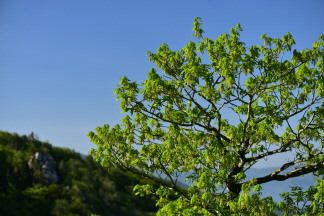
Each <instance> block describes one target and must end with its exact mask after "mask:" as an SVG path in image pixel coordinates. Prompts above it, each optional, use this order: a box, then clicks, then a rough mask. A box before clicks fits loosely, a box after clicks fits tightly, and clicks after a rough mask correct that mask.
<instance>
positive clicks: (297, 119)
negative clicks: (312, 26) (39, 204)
mask: <svg viewBox="0 0 324 216" xmlns="http://www.w3.org/2000/svg"><path fill="white" fill-rule="evenodd" d="M201 25H202V23H201V20H200V18H196V19H195V21H194V23H193V31H194V36H195V37H197V38H198V39H199V40H198V41H197V42H193V41H190V42H189V43H188V44H187V45H186V46H185V47H183V48H182V49H181V50H180V51H173V50H171V49H170V48H169V47H168V45H167V44H162V46H160V47H159V48H158V49H157V52H156V53H152V52H148V56H149V60H150V61H151V62H154V63H155V65H156V67H157V68H159V69H161V72H159V71H158V70H156V69H151V70H150V72H149V73H148V77H147V79H146V80H145V81H144V82H143V83H141V84H139V83H137V82H133V81H131V80H129V79H128V78H127V77H123V78H121V80H120V85H119V86H118V88H116V89H115V91H114V92H115V94H116V95H117V99H119V100H120V107H121V108H122V111H123V112H126V113H129V114H130V115H131V116H132V117H131V116H129V115H127V116H126V117H125V118H124V119H123V120H122V123H121V124H117V125H115V126H114V127H110V126H109V125H103V126H102V127H98V128H96V129H95V132H90V133H89V134H88V136H89V137H90V140H91V141H92V142H93V143H94V144H96V145H97V146H98V148H97V149H95V150H94V149H93V150H92V152H91V153H92V154H93V155H94V157H95V159H96V160H97V161H100V162H101V164H102V165H103V166H108V167H109V166H112V165H113V166H117V167H120V168H122V169H125V170H128V171H130V172H133V173H135V174H138V175H140V176H143V177H145V178H149V179H151V180H153V181H155V182H156V183H158V184H160V188H159V189H157V190H156V189H155V188H153V187H152V186H151V185H149V184H148V185H137V186H135V188H134V189H135V190H136V192H137V194H140V195H145V194H156V195H158V196H159V201H158V202H157V205H158V206H159V207H160V210H159V211H158V214H157V215H275V213H274V212H275V210H280V211H281V212H284V213H285V214H286V215H290V214H296V215H301V214H303V213H305V214H306V213H307V215H315V214H317V215H318V214H324V185H323V184H324V183H323V181H322V178H319V179H318V182H317V184H316V186H315V187H311V188H310V189H309V190H308V191H305V192H302V191H300V190H299V188H294V189H293V191H292V192H291V193H289V194H288V195H287V194H283V195H282V196H283V197H284V199H283V201H282V202H280V203H278V204H276V203H274V202H273V200H272V198H271V197H267V198H260V194H261V192H262V187H261V186H262V184H264V183H267V182H270V181H284V180H286V179H289V178H293V177H296V176H301V175H305V174H308V173H314V174H316V175H318V176H319V177H321V176H322V175H323V168H324V167H323V162H324V158H323V155H324V151H323V147H324V142H323V128H324V124H323V118H324V102H323V97H324V62H323V56H324V51H323V46H324V35H321V36H320V37H319V38H318V40H317V41H315V42H314V43H313V46H312V47H311V48H308V49H304V50H300V51H297V50H295V49H293V45H294V44H295V41H294V39H293V36H292V35H291V34H290V33H288V34H286V35H284V36H283V37H282V38H271V37H269V36H267V35H265V34H264V35H262V36H261V39H262V40H263V42H264V44H263V45H254V46H250V47H247V46H246V45H245V43H244V42H242V41H240V37H239V36H240V31H242V29H241V26H240V25H239V24H238V25H237V26H236V28H232V29H231V30H230V33H229V34H223V35H220V36H219V37H218V38H217V39H216V40H213V39H210V38H206V37H203V33H204V31H203V30H202V28H201ZM288 57H291V59H290V60H285V59H287V58H288ZM236 119H238V120H236ZM136 146H140V149H139V148H138V147H136ZM285 152H291V153H292V155H293V156H292V157H291V158H290V160H289V162H286V163H283V164H282V166H281V167H279V168H278V169H277V170H274V171H273V172H272V173H269V175H266V176H259V177H257V178H255V179H245V178H246V176H245V172H246V171H247V170H248V169H250V168H251V167H253V165H254V164H256V163H257V162H258V161H259V160H262V159H265V158H268V160H271V159H274V160H275V155H277V154H282V153H285ZM288 167H294V169H293V170H292V171H290V172H287V173H283V172H284V170H286V169H287V168H288ZM153 173H154V174H155V175H157V176H160V178H157V179H156V178H153V177H152V174H153ZM181 174H187V175H188V177H187V179H188V180H189V181H191V182H193V184H192V185H191V186H190V187H189V188H181V187H179V186H178V184H177V178H178V176H179V175H181ZM169 182H171V185H170V184H169ZM173 192H175V193H176V194H177V195H178V196H179V198H178V199H177V200H175V201H170V200H169V199H168V195H169V194H171V193H173ZM304 201H305V205H300V203H301V202H304Z"/></svg>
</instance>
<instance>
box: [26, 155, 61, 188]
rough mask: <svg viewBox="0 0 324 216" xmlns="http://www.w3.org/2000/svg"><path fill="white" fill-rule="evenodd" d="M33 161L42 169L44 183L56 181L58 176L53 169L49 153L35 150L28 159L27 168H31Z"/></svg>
mask: <svg viewBox="0 0 324 216" xmlns="http://www.w3.org/2000/svg"><path fill="white" fill-rule="evenodd" d="M33 161H35V162H36V163H37V165H38V166H39V167H40V168H41V169H42V171H43V174H44V178H45V182H46V184H50V183H57V182H58V176H57V173H56V171H55V170H54V163H53V157H52V156H51V155H48V154H42V153H40V152H36V153H35V155H34V156H32V157H31V158H30V160H29V161H28V165H29V168H32V163H33Z"/></svg>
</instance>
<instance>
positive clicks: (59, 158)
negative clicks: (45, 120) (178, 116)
mask: <svg viewBox="0 0 324 216" xmlns="http://www.w3.org/2000/svg"><path fill="white" fill-rule="evenodd" d="M148 182H149V180H147V179H141V178H139V177H137V176H136V175H133V174H131V173H127V172H125V171H121V170H119V169H116V168H113V167H112V168H110V169H109V170H107V169H106V168H102V166H101V165H100V164H98V163H97V162H94V161H93V159H92V157H91V156H85V157H84V156H83V157H81V156H80V154H79V153H77V152H74V151H72V150H70V149H67V148H59V147H54V146H52V145H50V144H49V143H47V142H41V141H39V140H38V139H37V137H36V136H35V135H34V134H33V133H32V134H30V135H28V136H26V135H23V136H19V135H17V134H12V133H8V132H4V131H0V215H9V216H11V215H13V216H15V215H17V216H18V215H19V216H22V215H23V216H29V215H30V216H37V215H40V216H44V215H53V216H56V215H57V216H58V215H59V216H64V215H71V216H72V215H73V216H76V215H91V214H97V215H100V216H105V215H107V216H110V215H111V216H112V215H114V216H115V215H116V216H123V215H125V216H126V215H134V216H137V215H144V216H145V215H147V216H149V215H155V212H156V211H157V207H156V206H155V204H156V197H155V196H145V197H139V196H136V195H134V192H133V187H134V186H135V185H136V184H139V183H141V184H144V183H148ZM155 186H157V185H155Z"/></svg>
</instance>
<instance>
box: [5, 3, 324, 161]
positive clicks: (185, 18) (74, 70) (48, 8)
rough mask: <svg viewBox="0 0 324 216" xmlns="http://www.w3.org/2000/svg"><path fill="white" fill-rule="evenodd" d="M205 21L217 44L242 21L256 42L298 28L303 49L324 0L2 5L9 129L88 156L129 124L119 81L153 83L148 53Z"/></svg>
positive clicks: (321, 20)
mask: <svg viewBox="0 0 324 216" xmlns="http://www.w3.org/2000/svg"><path fill="white" fill-rule="evenodd" d="M195 17H201V18H202V20H203V23H204V25H203V29H204V31H205V32H206V34H205V36H206V37H210V38H214V39H216V38H217V36H218V35H220V34H223V33H228V32H229V29H230V28H234V27H235V26H236V24H237V23H241V26H242V28H243V30H244V31H243V32H242V33H241V38H242V41H244V42H246V44H247V45H254V44H261V43H262V41H261V39H260V36H261V35H262V34H268V35H269V36H270V37H281V36H282V35H284V34H286V33H287V32H291V34H292V35H293V36H294V38H295V40H296V42H297V45H296V46H295V48H296V49H303V48H307V47H310V46H311V45H312V43H313V41H315V40H316V38H317V37H318V36H319V35H320V34H323V33H324V1H323V0H308V1H306V0H296V1H281V0H271V1H270V0H269V1H260V0H246V1H243V0H236V1H234V0H228V1H217V0H214V1H211V0H210V1H207V0H205V1H198V0H195V1H194V0H191V1H185V0H177V1H171V0H164V1H162V0H161V1H148V0H146V1H144V0H136V1H130V0H129V1H126V0H124V1H109V0H92V1H90V0H82V1H81V0H55V1H54V0H45V1H44V0H1V1H0V74H1V79H0V130H4V131H9V132H16V133H18V134H29V133H31V132H34V133H35V134H37V135H38V136H39V138H40V139H41V140H42V141H49V142H50V143H52V144H53V145H55V146H63V147H68V148H71V149H74V150H76V151H78V152H81V153H84V154H87V153H88V152H89V150H90V148H92V147H94V145H93V144H91V143H90V141H88V138H87V136H86V134H87V133H88V132H89V131H91V130H94V128H96V127H97V126H101V125H103V124H110V125H115V124H117V123H119V122H120V120H121V119H122V118H123V114H121V113H120V109H119V108H118V106H119V102H118V101H116V97H115V95H114V94H113V91H112V89H113V88H116V86H117V85H118V82H119V79H120V78H121V77H122V76H127V77H128V78H130V79H131V80H134V81H135V80H137V81H140V82H141V81H143V80H144V79H145V77H146V74H147V72H148V71H149V70H150V68H151V67H154V65H153V64H152V63H149V62H148V58H147V56H146V51H153V52H154V51H155V50H156V49H157V48H158V47H159V46H160V45H161V44H162V43H167V44H169V46H170V48H171V49H173V50H179V49H180V48H182V47H183V46H184V45H185V44H187V43H188V42H189V41H190V40H194V38H193V37H192V36H191V35H192V31H191V28H192V25H191V24H192V22H193V20H194V18H195ZM266 165H274V164H266Z"/></svg>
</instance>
